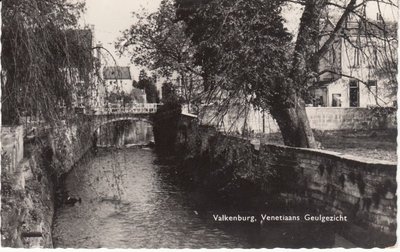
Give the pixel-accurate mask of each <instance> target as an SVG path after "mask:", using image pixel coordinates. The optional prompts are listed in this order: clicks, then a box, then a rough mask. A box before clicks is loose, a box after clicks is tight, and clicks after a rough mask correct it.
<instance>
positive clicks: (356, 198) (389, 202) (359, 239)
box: [176, 117, 397, 247]
mask: <svg viewBox="0 0 400 252" xmlns="http://www.w3.org/2000/svg"><path fill="white" fill-rule="evenodd" d="M180 123H181V125H180V127H179V130H180V131H179V132H178V138H177V139H178V141H177V147H176V151H178V153H180V155H183V156H186V159H192V160H193V162H192V163H191V167H192V169H198V170H199V171H200V172H203V173H204V172H206V173H207V175H205V176H204V175H203V176H202V179H203V180H207V181H205V182H204V183H208V186H209V185H211V184H213V186H215V187H217V188H224V187H226V186H227V185H229V184H231V183H232V182H233V181H232V178H235V180H244V181H247V182H249V183H251V184H253V185H254V186H255V187H257V188H259V190H260V191H262V192H264V193H266V194H271V193H272V194H275V195H277V196H279V198H280V199H281V200H283V201H286V202H287V203H290V204H303V205H304V206H307V207H309V208H313V209H314V210H316V209H318V211H320V213H321V214H325V215H326V214H343V215H346V216H348V219H349V221H348V222H347V223H344V224H343V225H342V226H341V228H340V230H339V231H340V232H341V234H342V235H343V236H344V237H345V238H347V239H349V240H350V241H351V242H353V243H354V244H356V245H358V246H362V247H375V246H379V247H387V246H392V245H394V244H395V241H396V227H397V223H396V213H397V205H396V203H397V202H396V198H397V196H396V189H397V183H396V167H397V165H396V163H392V162H386V161H379V160H371V159H366V158H365V159H364V158H359V157H354V156H350V155H341V154H339V153H335V152H330V151H323V150H314V149H303V148H293V147H287V146H278V145H267V144H262V145H261V146H254V145H253V144H251V143H250V141H248V140H244V139H241V138H237V137H233V136H226V135H223V134H222V133H220V132H218V131H217V130H216V129H214V128H212V127H204V126H199V125H198V124H197V121H196V120H193V119H190V118H185V117H182V119H181V122H180ZM199 160H201V162H200V161H199ZM186 162H187V161H186ZM189 163H190V162H189ZM198 163H204V164H207V166H208V167H199V166H198V165H197V164H198ZM202 182H203V181H202Z"/></svg>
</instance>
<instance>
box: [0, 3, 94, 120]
mask: <svg viewBox="0 0 400 252" xmlns="http://www.w3.org/2000/svg"><path fill="white" fill-rule="evenodd" d="M83 8H84V4H83V3H81V2H79V1H75V2H73V3H72V2H69V1H67V0H51V1H50V0H40V1H39V0H6V1H3V5H2V10H1V14H2V20H3V24H2V37H1V42H2V55H1V61H2V72H1V78H2V85H1V91H2V118H3V120H2V124H3V125H4V124H17V123H18V121H19V117H20V116H21V115H22V114H23V113H28V114H38V115H40V116H41V117H43V118H44V119H45V120H47V121H49V122H54V121H55V119H56V118H57V117H58V113H57V106H56V105H57V104H59V103H60V102H63V103H66V105H67V106H69V107H70V106H71V103H72V95H73V93H74V92H75V91H76V90H77V89H78V88H79V87H77V86H76V85H75V82H73V81H71V79H72V78H74V77H76V76H77V75H79V76H80V78H81V79H82V80H84V81H85V85H89V81H88V76H89V72H90V71H91V69H92V67H93V66H92V63H93V62H92V58H91V48H90V46H91V44H89V47H88V43H87V41H88V40H90V41H91V34H88V33H86V32H80V31H78V30H76V28H77V20H78V18H79V16H80V14H81V12H82V11H83ZM83 33H84V34H86V35H87V36H86V35H85V36H82V34H83Z"/></svg>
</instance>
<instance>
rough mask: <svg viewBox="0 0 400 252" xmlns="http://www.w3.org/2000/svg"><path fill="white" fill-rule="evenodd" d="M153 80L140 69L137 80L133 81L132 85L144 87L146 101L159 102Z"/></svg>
mask: <svg viewBox="0 0 400 252" xmlns="http://www.w3.org/2000/svg"><path fill="white" fill-rule="evenodd" d="M154 82H155V81H154V80H153V79H152V78H150V77H148V75H147V73H146V71H144V70H141V71H140V74H139V82H137V83H136V84H135V83H134V87H136V88H139V89H144V91H145V93H146V97H147V102H148V103H159V102H160V98H159V97H158V91H157V87H156V85H155V83H154Z"/></svg>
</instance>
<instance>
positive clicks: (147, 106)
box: [92, 103, 161, 115]
mask: <svg viewBox="0 0 400 252" xmlns="http://www.w3.org/2000/svg"><path fill="white" fill-rule="evenodd" d="M159 105H161V104H159V103H138V104H135V105H133V106H130V107H117V106H115V107H113V106H111V107H108V108H106V107H95V108H92V112H93V114H94V115H105V114H154V113H156V112H157V107H158V106H159Z"/></svg>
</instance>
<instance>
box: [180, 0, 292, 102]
mask: <svg viewBox="0 0 400 252" xmlns="http://www.w3.org/2000/svg"><path fill="white" fill-rule="evenodd" d="M281 3H282V1H279V0H277V1H262V0H257V1H228V0H224V1H196V2H193V1H189V0H177V1H176V6H177V16H178V19H180V20H184V21H185V22H186V23H187V30H186V32H187V34H188V36H189V37H191V38H192V41H193V43H194V44H195V45H196V46H197V49H198V50H197V52H196V54H195V56H196V64H199V65H201V66H202V69H203V71H204V76H205V80H204V81H205V83H204V85H205V90H206V91H210V92H212V91H213V90H214V89H215V88H217V87H218V88H221V89H223V90H226V91H227V92H228V95H227V96H229V97H231V98H233V97H241V98H242V99H243V98H247V99H248V98H250V102H251V103H253V104H256V105H260V106H263V107H265V106H266V105H267V102H266V101H268V100H271V98H272V96H274V93H275V91H276V90H277V88H275V87H274V86H273V83H272V82H273V80H274V79H276V78H279V77H282V78H283V77H284V76H285V74H286V73H287V66H286V64H287V62H288V60H287V57H286V51H287V49H288V46H289V42H290V40H291V36H290V34H289V33H288V32H287V31H286V29H285V28H284V27H283V20H282V17H281V16H280V11H281V8H280V5H281Z"/></svg>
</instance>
